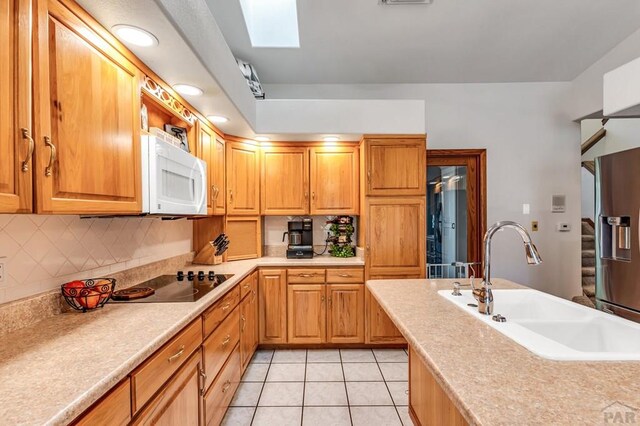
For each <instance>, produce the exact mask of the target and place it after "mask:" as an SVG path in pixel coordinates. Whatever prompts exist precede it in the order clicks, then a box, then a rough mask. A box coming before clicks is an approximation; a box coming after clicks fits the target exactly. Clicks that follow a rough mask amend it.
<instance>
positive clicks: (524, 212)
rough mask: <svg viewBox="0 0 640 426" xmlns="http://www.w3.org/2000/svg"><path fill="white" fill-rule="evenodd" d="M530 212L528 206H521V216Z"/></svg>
mask: <svg viewBox="0 0 640 426" xmlns="http://www.w3.org/2000/svg"><path fill="white" fill-rule="evenodd" d="M530 211H531V208H530V206H529V204H523V205H522V214H529V212H530Z"/></svg>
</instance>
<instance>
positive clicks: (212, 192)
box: [211, 185, 216, 202]
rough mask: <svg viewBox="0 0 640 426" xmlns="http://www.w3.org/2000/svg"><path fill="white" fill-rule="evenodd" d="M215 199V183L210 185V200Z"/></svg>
mask: <svg viewBox="0 0 640 426" xmlns="http://www.w3.org/2000/svg"><path fill="white" fill-rule="evenodd" d="M215 199H216V186H215V185H211V201H212V202H213V201H215Z"/></svg>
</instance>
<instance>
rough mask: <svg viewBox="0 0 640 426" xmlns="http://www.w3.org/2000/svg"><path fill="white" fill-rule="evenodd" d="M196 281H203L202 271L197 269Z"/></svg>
mask: <svg viewBox="0 0 640 426" xmlns="http://www.w3.org/2000/svg"><path fill="white" fill-rule="evenodd" d="M198 281H204V271H198Z"/></svg>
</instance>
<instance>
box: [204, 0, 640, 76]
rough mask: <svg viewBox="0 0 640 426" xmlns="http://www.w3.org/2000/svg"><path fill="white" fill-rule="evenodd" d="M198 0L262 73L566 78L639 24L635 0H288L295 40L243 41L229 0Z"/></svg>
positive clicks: (639, 8)
mask: <svg viewBox="0 0 640 426" xmlns="http://www.w3.org/2000/svg"><path fill="white" fill-rule="evenodd" d="M206 1H207V4H208V5H209V7H210V9H211V11H212V12H213V16H214V17H215V20H216V22H217V23H218V25H219V26H220V28H221V30H222V32H223V34H224V37H225V39H226V41H227V43H228V44H229V47H230V48H231V50H232V52H233V53H234V54H235V55H236V56H237V57H240V58H242V59H245V60H248V61H250V62H252V63H253V64H254V66H255V67H256V69H257V72H258V75H259V77H260V79H261V81H262V82H263V83H280V84H288V83H289V84H293V83H298V84H322V83H353V84H355V83H463V82H524V81H569V80H573V79H574V78H575V77H576V76H577V75H578V74H580V73H581V72H582V71H583V70H585V69H586V68H587V67H588V66H589V65H591V64H592V63H594V62H595V61H596V60H598V59H599V58H600V57H602V56H603V55H604V54H605V53H606V52H607V51H609V50H610V49H611V48H613V47H614V46H615V45H616V44H618V43H620V42H621V41H622V40H624V39H625V38H626V37H628V36H629V35H630V34H631V33H633V32H634V31H636V30H637V29H638V28H640V1H638V0H434V2H433V4H431V5H407V6H381V5H379V4H378V0H321V1H319V0H317V1H312V0H298V20H299V28H300V44H301V48H299V49H277V48H275V49H274V48H252V47H251V44H250V42H249V36H248V34H247V30H246V26H245V23H244V20H243V18H242V12H241V9H240V4H239V1H238V0H206Z"/></svg>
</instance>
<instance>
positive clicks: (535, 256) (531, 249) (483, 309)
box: [471, 221, 542, 315]
mask: <svg viewBox="0 0 640 426" xmlns="http://www.w3.org/2000/svg"><path fill="white" fill-rule="evenodd" d="M502 228H511V229H514V230H515V231H516V232H518V234H520V237H521V238H522V241H524V252H525V254H526V256H527V263H528V264H529V265H539V264H540V263H542V258H541V257H540V254H539V253H538V249H537V248H536V246H535V245H534V244H533V242H531V236H529V233H528V232H527V230H526V229H525V228H524V227H523V226H522V225H520V224H519V223H516V222H511V221H503V222H497V223H495V224H493V225H492V226H491V227H490V228H489V229H488V230H487V232H486V233H485V234H484V240H483V242H484V280H483V281H482V284H480V287H479V288H476V287H475V286H474V285H473V280H471V287H472V290H473V297H475V298H476V300H477V301H478V312H480V313H481V314H484V315H492V314H493V292H492V291H491V238H492V237H493V235H494V234H495V233H496V232H498V231H499V230H500V229H502Z"/></svg>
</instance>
